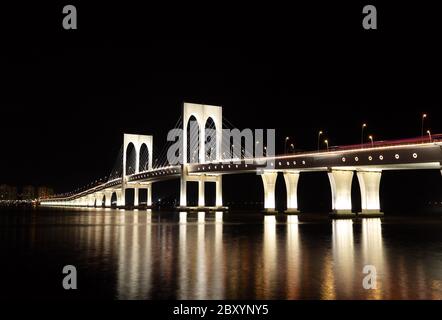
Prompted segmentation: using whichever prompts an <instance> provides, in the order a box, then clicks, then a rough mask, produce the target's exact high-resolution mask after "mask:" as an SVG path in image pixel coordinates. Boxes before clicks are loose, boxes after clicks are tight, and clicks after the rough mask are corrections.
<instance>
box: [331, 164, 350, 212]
mask: <svg viewBox="0 0 442 320" xmlns="http://www.w3.org/2000/svg"><path fill="white" fill-rule="evenodd" d="M328 178H329V180H330V187H331V192H332V210H333V211H332V213H331V214H332V215H336V216H342V217H353V216H354V214H352V212H351V182H352V180H353V171H349V170H334V169H333V170H330V171H329V172H328Z"/></svg>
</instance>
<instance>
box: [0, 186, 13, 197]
mask: <svg viewBox="0 0 442 320" xmlns="http://www.w3.org/2000/svg"><path fill="white" fill-rule="evenodd" d="M0 200H17V187H13V186H9V185H7V184H2V185H0Z"/></svg>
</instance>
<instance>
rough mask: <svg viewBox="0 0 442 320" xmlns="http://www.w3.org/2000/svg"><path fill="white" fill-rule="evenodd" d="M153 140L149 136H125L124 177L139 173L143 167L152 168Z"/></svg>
mask: <svg viewBox="0 0 442 320" xmlns="http://www.w3.org/2000/svg"><path fill="white" fill-rule="evenodd" d="M152 140H153V137H152V136H148V135H139V134H127V133H125V134H124V142H123V176H127V175H129V174H134V173H138V172H139V171H140V169H141V168H142V167H143V168H144V167H146V168H152V155H153V149H152ZM146 151H147V152H146ZM142 153H143V154H142ZM146 155H148V157H147V158H146ZM141 160H143V161H141Z"/></svg>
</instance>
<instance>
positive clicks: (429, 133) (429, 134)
mask: <svg viewBox="0 0 442 320" xmlns="http://www.w3.org/2000/svg"><path fill="white" fill-rule="evenodd" d="M427 133H428V137H429V138H430V142H431V131H430V130H427Z"/></svg>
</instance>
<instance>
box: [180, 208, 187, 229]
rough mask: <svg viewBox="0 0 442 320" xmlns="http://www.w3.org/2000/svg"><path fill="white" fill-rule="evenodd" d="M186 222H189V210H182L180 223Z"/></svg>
mask: <svg viewBox="0 0 442 320" xmlns="http://www.w3.org/2000/svg"><path fill="white" fill-rule="evenodd" d="M186 223H187V212H185V211H181V212H180V224H186ZM180 230H181V229H180Z"/></svg>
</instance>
